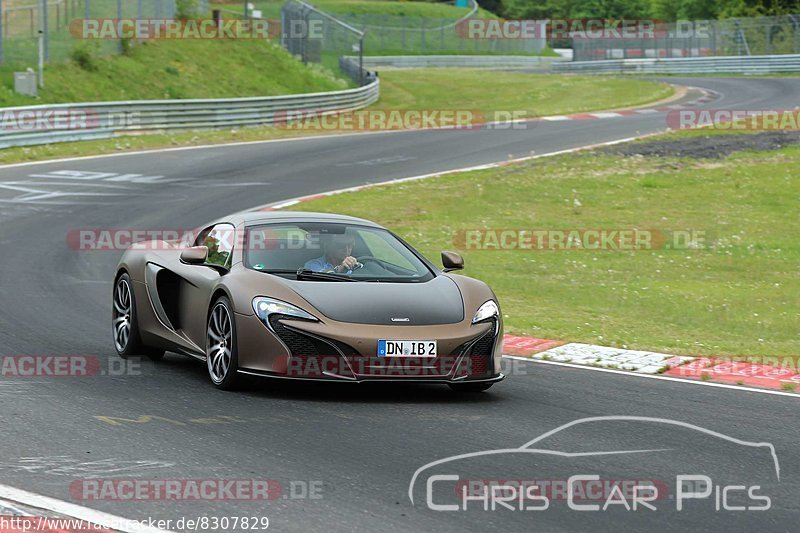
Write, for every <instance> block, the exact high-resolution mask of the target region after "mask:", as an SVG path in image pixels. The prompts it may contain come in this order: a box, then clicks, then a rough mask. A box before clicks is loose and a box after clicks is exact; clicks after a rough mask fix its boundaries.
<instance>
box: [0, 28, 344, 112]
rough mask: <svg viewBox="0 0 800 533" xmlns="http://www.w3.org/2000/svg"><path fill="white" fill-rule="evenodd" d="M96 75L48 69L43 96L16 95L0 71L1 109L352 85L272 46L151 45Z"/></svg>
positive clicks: (103, 60) (113, 60)
mask: <svg viewBox="0 0 800 533" xmlns="http://www.w3.org/2000/svg"><path fill="white" fill-rule="evenodd" d="M93 62H94V63H95V65H96V68H95V70H91V71H87V70H85V69H84V68H81V67H80V66H79V65H78V64H77V63H75V62H74V61H70V62H67V63H61V64H53V65H49V66H48V67H47V68H46V69H45V88H44V89H43V90H41V92H40V97H39V99H33V98H29V97H25V96H22V95H18V94H15V93H14V92H13V91H12V90H11V87H13V82H12V79H11V73H10V72H9V71H8V70H4V71H0V72H2V75H3V82H4V83H3V85H2V86H1V87H0V106H10V105H30V104H37V103H53V102H91V101H104V100H149V99H174V98H221V97H233V96H241V97H245V96H269V95H278V94H295V93H306V92H316V91H328V90H336V89H343V88H347V87H348V85H349V84H348V83H347V82H345V81H344V80H340V79H337V78H335V77H334V76H333V74H331V73H330V72H329V71H326V70H324V69H322V68H320V67H312V68H308V67H306V66H304V65H303V64H302V63H300V62H299V61H297V60H296V59H294V58H293V57H292V56H291V55H290V54H288V53H287V52H286V51H284V50H282V49H281V48H280V47H279V46H278V45H276V44H274V43H270V42H267V41H259V40H240V41H146V42H142V43H141V44H139V45H137V46H135V47H134V48H133V49H132V51H131V53H130V55H129V56H112V57H95V58H94V59H93Z"/></svg>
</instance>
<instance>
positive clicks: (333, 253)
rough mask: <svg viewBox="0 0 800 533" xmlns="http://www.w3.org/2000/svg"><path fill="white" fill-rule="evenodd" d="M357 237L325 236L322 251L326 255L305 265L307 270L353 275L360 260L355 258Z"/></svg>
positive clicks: (344, 235)
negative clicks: (354, 249) (353, 254)
mask: <svg viewBox="0 0 800 533" xmlns="http://www.w3.org/2000/svg"><path fill="white" fill-rule="evenodd" d="M355 242H356V240H355V237H353V236H352V235H347V234H343V235H323V236H322V250H323V252H325V253H324V255H323V256H322V257H318V258H317V259H312V260H311V261H308V262H307V263H306V264H305V268H307V269H308V270H311V271H314V272H336V273H337V274H351V273H352V272H353V269H354V268H357V267H358V264H359V263H358V260H357V259H356V258H355V257H353V256H352V255H350V254H352V253H353V245H354V244H355Z"/></svg>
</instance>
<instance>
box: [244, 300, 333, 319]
mask: <svg viewBox="0 0 800 533" xmlns="http://www.w3.org/2000/svg"><path fill="white" fill-rule="evenodd" d="M253 310H254V311H255V312H256V316H258V318H260V319H261V321H262V322H264V323H265V324H267V325H269V317H270V315H275V314H278V315H286V316H291V317H295V318H299V319H301V320H313V321H314V322H319V319H318V318H317V317H315V316H314V315H312V314H311V313H309V312H307V311H303V310H302V309H300V308H299V307H296V306H294V305H292V304H289V303H286V302H282V301H280V300H273V299H272V298H267V297H265V296H257V297H256V298H253Z"/></svg>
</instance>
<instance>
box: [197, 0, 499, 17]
mask: <svg viewBox="0 0 800 533" xmlns="http://www.w3.org/2000/svg"><path fill="white" fill-rule="evenodd" d="M252 3H253V4H254V5H255V7H256V9H260V10H261V12H262V16H263V17H265V18H278V17H279V16H280V12H281V7H282V6H283V5H284V4H285V3H286V2H285V0H255V1H253V2H252ZM310 3H311V4H312V5H313V6H315V7H317V8H319V9H321V10H323V11H327V12H328V13H333V14H337V15H385V16H395V17H400V16H402V17H426V18H437V19H450V20H457V19H460V18H462V17H464V16H466V15H467V14H468V13H469V12H470V9H469V8H462V7H455V6H452V5H447V4H440V3H434V2H413V1H402V2H394V1H389V0H315V1H313V2H310ZM243 5H244V3H243V2H239V1H238V0H234V1H228V2H212V4H211V8H212V9H213V8H222V9H225V10H229V11H231V12H233V11H235V12H236V13H243V12H244V8H243ZM479 16H481V17H491V18H496V17H495V15H493V14H491V13H489V12H488V11H485V10H483V9H481V10H480V15H479Z"/></svg>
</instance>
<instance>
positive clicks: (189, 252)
mask: <svg viewBox="0 0 800 533" xmlns="http://www.w3.org/2000/svg"><path fill="white" fill-rule="evenodd" d="M207 259H208V246H192V247H191V248H184V249H183V251H182V252H181V261H183V262H184V263H186V264H188V265H203V264H205V262H206V260H207Z"/></svg>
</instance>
